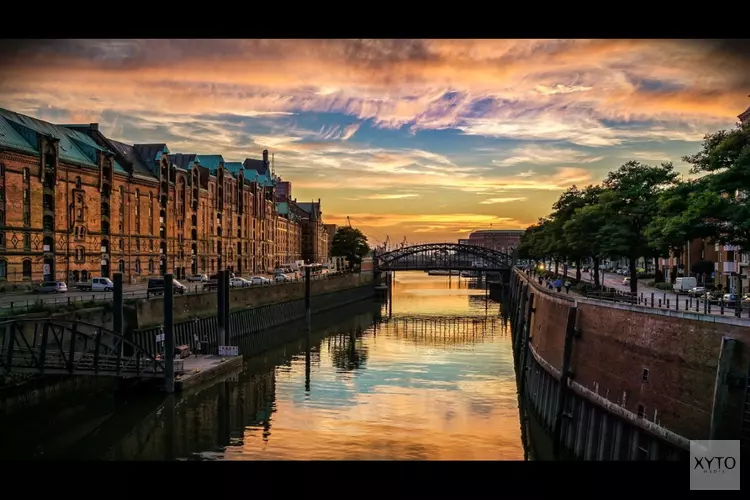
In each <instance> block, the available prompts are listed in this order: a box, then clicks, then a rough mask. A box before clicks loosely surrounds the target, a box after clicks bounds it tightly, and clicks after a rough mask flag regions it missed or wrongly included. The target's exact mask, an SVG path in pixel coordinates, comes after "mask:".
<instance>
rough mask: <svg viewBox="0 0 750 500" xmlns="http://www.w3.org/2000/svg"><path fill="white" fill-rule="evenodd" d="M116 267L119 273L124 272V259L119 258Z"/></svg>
mask: <svg viewBox="0 0 750 500" xmlns="http://www.w3.org/2000/svg"><path fill="white" fill-rule="evenodd" d="M117 269H118V270H119V271H120V272H121V273H124V272H125V261H124V260H121V261H120V262H118V263H117Z"/></svg>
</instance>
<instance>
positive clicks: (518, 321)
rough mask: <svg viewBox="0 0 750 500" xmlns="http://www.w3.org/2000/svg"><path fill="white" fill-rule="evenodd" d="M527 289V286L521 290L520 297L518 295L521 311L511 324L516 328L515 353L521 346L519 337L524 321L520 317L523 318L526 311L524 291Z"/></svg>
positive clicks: (520, 336)
mask: <svg viewBox="0 0 750 500" xmlns="http://www.w3.org/2000/svg"><path fill="white" fill-rule="evenodd" d="M527 290H528V288H526V289H523V291H522V292H521V297H520V299H521V300H520V301H519V302H520V306H519V310H520V311H521V314H519V315H518V316H517V319H516V321H515V322H514V325H513V326H514V327H515V330H516V335H515V338H516V341H515V342H514V344H515V351H516V355H518V354H519V349H520V348H521V338H522V337H523V334H522V332H523V329H524V322H523V319H522V318H524V316H525V315H526V312H527V309H526V295H527V294H526V291H527Z"/></svg>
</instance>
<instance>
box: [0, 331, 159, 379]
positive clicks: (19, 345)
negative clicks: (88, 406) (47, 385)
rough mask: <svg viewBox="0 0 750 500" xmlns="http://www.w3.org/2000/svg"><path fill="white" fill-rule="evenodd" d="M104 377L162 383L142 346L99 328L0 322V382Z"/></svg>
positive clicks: (157, 365)
mask: <svg viewBox="0 0 750 500" xmlns="http://www.w3.org/2000/svg"><path fill="white" fill-rule="evenodd" d="M18 373H27V374H39V375H45V374H48V375H55V374H62V375H110V376H116V377H126V378H130V377H145V378H153V377H164V376H165V366H164V362H163V361H160V360H157V359H156V358H155V357H154V356H152V355H151V354H150V353H149V352H148V351H147V350H146V349H144V348H143V347H142V346H140V345H138V344H136V343H134V342H131V341H129V340H127V339H125V338H124V337H123V336H122V335H119V334H117V333H115V332H112V331H109V330H107V329H104V328H102V327H101V326H97V325H92V324H89V323H83V322H80V321H66V320H56V319H47V318H45V319H39V318H37V319H14V320H8V321H3V322H0V377H2V376H5V375H10V374H18Z"/></svg>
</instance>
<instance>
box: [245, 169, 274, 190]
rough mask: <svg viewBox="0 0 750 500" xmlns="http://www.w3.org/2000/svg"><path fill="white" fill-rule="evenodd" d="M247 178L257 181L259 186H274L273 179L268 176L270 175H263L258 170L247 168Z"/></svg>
mask: <svg viewBox="0 0 750 500" xmlns="http://www.w3.org/2000/svg"><path fill="white" fill-rule="evenodd" d="M245 179H247V180H249V181H250V182H252V181H255V182H257V183H258V185H259V186H264V187H267V186H273V181H272V180H271V179H270V178H269V177H268V175H266V174H264V175H261V174H259V173H258V171H257V170H245Z"/></svg>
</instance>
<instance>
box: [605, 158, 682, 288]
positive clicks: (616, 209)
mask: <svg viewBox="0 0 750 500" xmlns="http://www.w3.org/2000/svg"><path fill="white" fill-rule="evenodd" d="M677 177H678V174H677V172H675V171H674V167H673V166H672V164H671V163H662V164H661V165H660V166H656V167H654V166H650V165H644V164H642V163H639V162H637V161H629V162H627V163H625V164H624V165H623V166H621V167H620V168H619V169H617V170H616V171H614V172H610V173H609V175H608V176H607V178H606V179H605V180H604V183H603V185H604V188H605V189H606V190H607V191H606V192H605V193H603V194H602V196H600V200H599V202H600V204H601V205H602V208H603V209H604V210H605V212H606V217H607V224H606V225H605V226H604V227H603V228H602V229H601V231H602V236H604V238H603V241H606V246H605V247H604V248H603V249H602V250H603V251H604V252H605V253H607V254H608V255H610V256H614V255H617V256H620V257H626V258H628V259H629V271H630V272H629V274H630V291H631V292H632V293H636V291H637V290H638V281H637V280H638V275H637V272H636V269H637V268H636V262H637V259H638V258H639V257H642V256H645V255H649V254H650V253H651V252H652V248H651V246H650V242H649V240H648V239H647V238H646V236H645V234H644V232H645V229H646V227H647V226H648V225H649V224H650V223H651V221H652V220H653V219H654V217H655V216H656V214H657V213H658V209H659V207H658V195H659V193H660V192H661V191H663V190H664V189H665V188H668V187H670V186H672V185H673V184H674V183H675V182H676V180H677Z"/></svg>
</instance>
